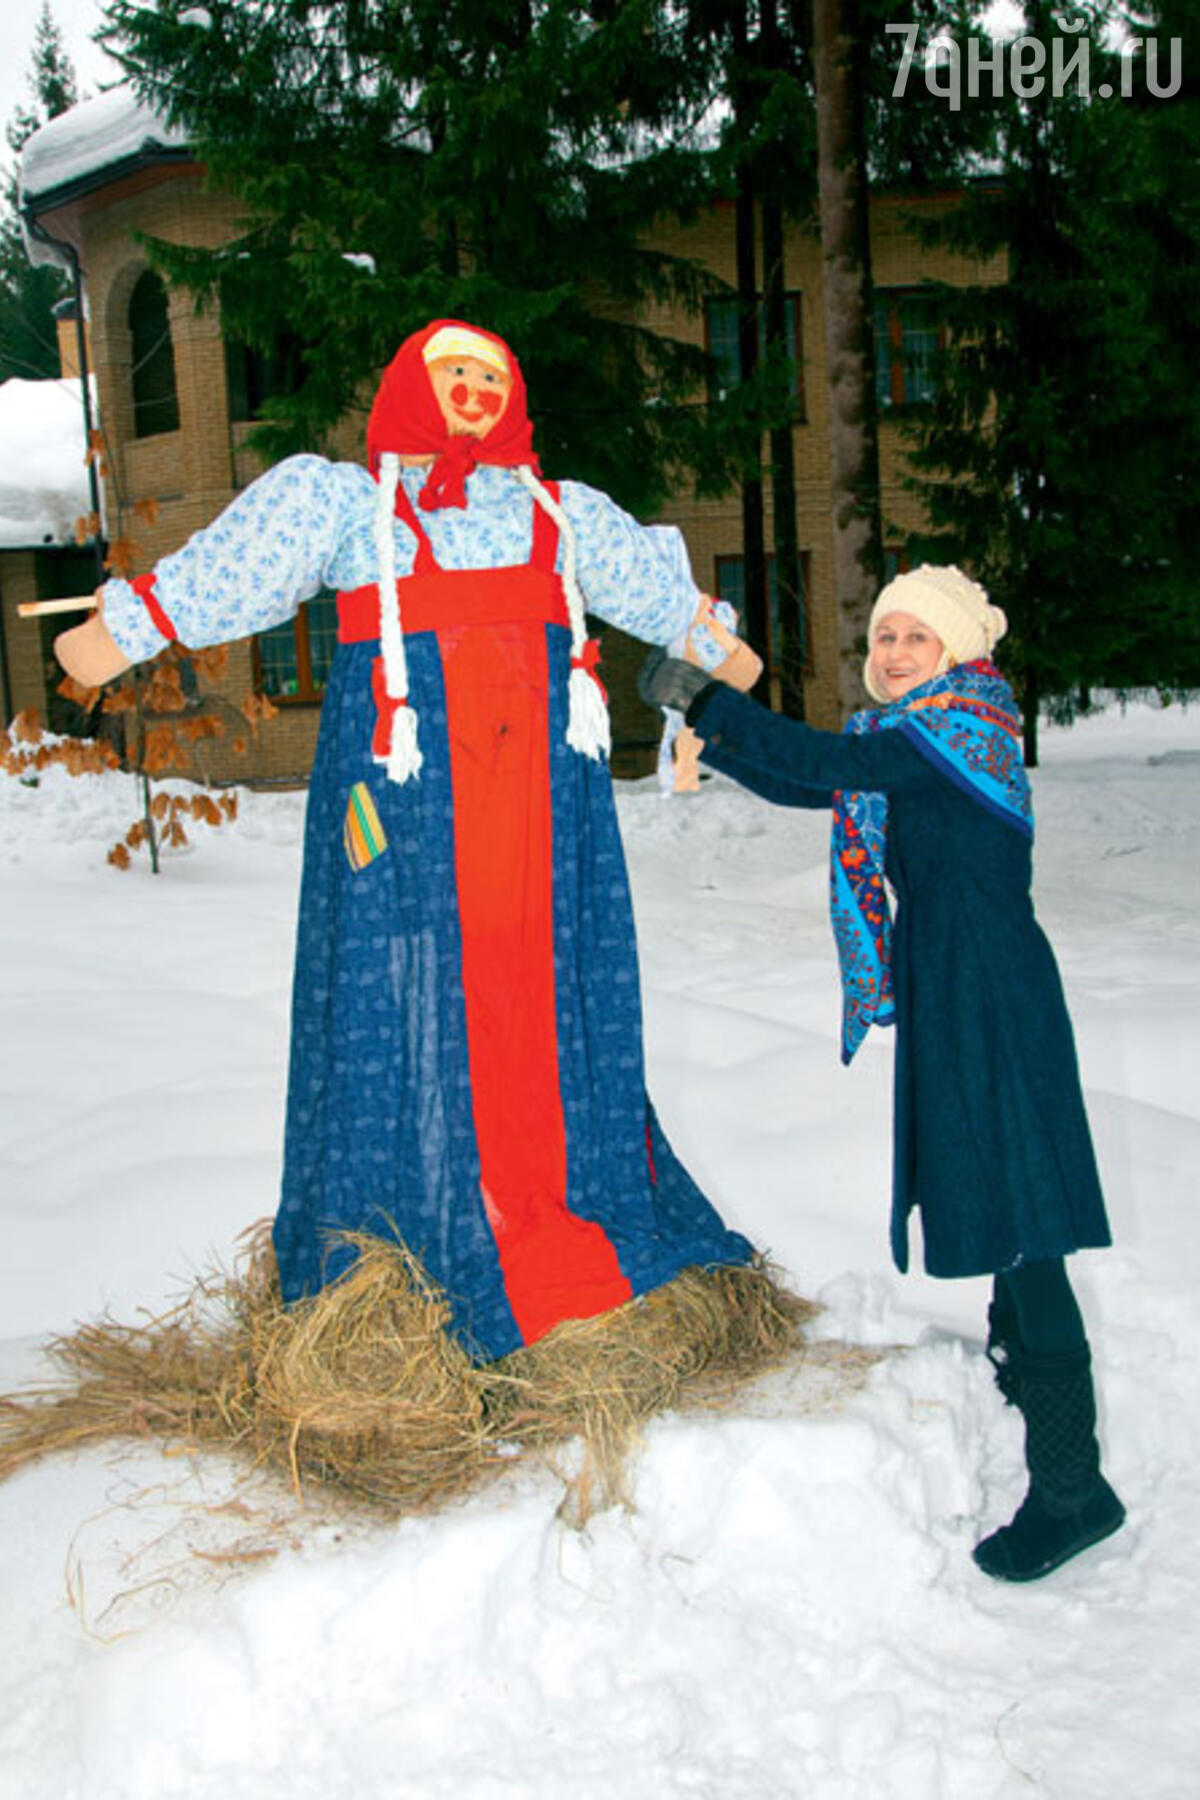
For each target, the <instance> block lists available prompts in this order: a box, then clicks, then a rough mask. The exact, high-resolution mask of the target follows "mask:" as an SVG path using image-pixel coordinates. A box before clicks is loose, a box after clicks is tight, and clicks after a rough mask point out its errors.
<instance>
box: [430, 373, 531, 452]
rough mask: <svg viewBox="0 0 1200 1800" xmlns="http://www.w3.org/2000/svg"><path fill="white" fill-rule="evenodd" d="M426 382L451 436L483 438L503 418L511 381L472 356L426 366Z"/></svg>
mask: <svg viewBox="0 0 1200 1800" xmlns="http://www.w3.org/2000/svg"><path fill="white" fill-rule="evenodd" d="M429 383H430V386H431V387H432V388H433V393H434V398H435V399H436V401H437V403H438V405H439V407H440V408H441V411H442V417H443V419H445V421H446V427H447V429H448V430H449V431H450V433H451V434H452V435H453V436H468V437H478V438H482V437H486V436H487V434H488V432H489V431H490V430H491V429H492V427H493V426H494V425H495V424H496V423H497V422H498V420H500V419H501V418H502V417H503V415H504V409H505V407H506V406H507V405H508V396H509V393H510V391H511V389H512V382H511V380H510V379H509V377H508V376H507V375H504V374H502V373H501V372H500V370H499V369H495V368H492V367H491V365H490V364H488V363H484V362H480V361H479V359H478V358H477V357H474V356H447V357H442V358H439V360H438V361H437V362H432V363H430V364H429Z"/></svg>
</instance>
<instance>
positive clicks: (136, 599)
mask: <svg viewBox="0 0 1200 1800" xmlns="http://www.w3.org/2000/svg"><path fill="white" fill-rule="evenodd" d="M365 479H366V477H365V475H364V474H363V472H362V471H359V470H356V469H355V468H353V467H352V465H349V464H336V463H329V462H326V461H325V460H324V459H323V458H322V457H317V456H295V457H290V458H288V460H287V461H286V462H282V463H279V464H278V465H277V466H276V467H275V468H273V469H269V470H268V471H267V472H266V474H265V475H261V476H259V478H258V480H257V481H254V482H252V483H251V485H250V486H249V487H248V488H246V489H245V490H244V492H242V493H241V494H239V495H238V497H237V498H236V499H235V500H234V501H233V502H232V504H231V505H229V506H228V507H226V509H225V511H224V512H223V513H221V514H220V515H219V516H218V517H217V518H216V519H214V520H213V521H212V523H211V524H210V525H206V526H205V527H204V528H203V529H202V530H200V531H197V532H195V533H194V534H193V535H192V536H191V537H190V538H189V539H188V541H187V543H186V544H184V545H183V546H182V548H181V549H179V550H175V551H172V552H171V554H170V555H168V556H164V557H163V558H162V560H161V561H160V562H159V563H158V564H157V565H156V567H155V568H154V570H153V571H152V573H151V574H149V575H144V576H139V577H137V578H136V579H135V580H133V581H126V580H123V579H115V580H112V581H107V582H105V583H104V585H103V586H102V587H101V588H100V589H98V591H97V595H96V600H97V606H96V610H95V612H94V614H93V616H92V617H91V618H90V619H88V620H87V621H86V622H85V623H84V624H83V625H80V626H77V627H75V628H74V630H72V631H67V632H64V633H63V634H62V636H61V637H59V638H58V639H57V641H56V643H55V654H56V655H57V656H58V659H59V661H60V662H61V663H62V666H63V668H64V669H66V671H67V673H68V674H69V675H73V676H74V677H75V679H76V680H78V681H83V682H84V685H85V686H99V685H101V683H102V682H103V681H108V680H112V679H113V676H114V675H117V674H120V673H121V671H122V670H123V669H124V668H127V667H128V666H129V665H130V664H131V663H137V662H147V661H149V659H150V658H151V657H153V656H156V655H157V654H158V652H159V651H160V650H161V649H162V648H163V647H164V645H166V644H168V643H170V642H171V641H172V640H173V639H178V640H179V642H180V643H183V644H186V645H188V646H189V648H193V649H199V648H201V647H203V646H204V645H207V644H224V643H230V642H232V641H233V640H234V639H235V638H240V637H247V636H249V635H250V634H251V633H252V632H258V631H266V630H268V629H269V628H270V627H271V626H272V625H279V624H282V623H283V622H284V621H285V620H287V619H290V618H291V617H293V615H294V614H295V612H296V611H297V609H298V608H299V606H300V605H301V604H302V603H303V602H304V601H305V600H308V599H311V597H312V596H313V595H314V594H316V593H318V592H319V591H320V589H321V588H322V587H323V586H325V585H326V582H327V575H328V569H329V564H330V562H331V560H332V558H333V556H334V554H335V553H336V549H337V546H338V542H339V539H340V536H341V533H342V531H343V529H344V524H345V518H346V513H347V504H346V503H347V499H348V497H349V486H350V484H351V483H353V482H355V481H357V482H360V483H361V481H362V480H365ZM80 670H86V671H87V674H90V676H91V677H92V678H91V679H87V678H86V675H85V674H84V673H80V672H79V671H80Z"/></svg>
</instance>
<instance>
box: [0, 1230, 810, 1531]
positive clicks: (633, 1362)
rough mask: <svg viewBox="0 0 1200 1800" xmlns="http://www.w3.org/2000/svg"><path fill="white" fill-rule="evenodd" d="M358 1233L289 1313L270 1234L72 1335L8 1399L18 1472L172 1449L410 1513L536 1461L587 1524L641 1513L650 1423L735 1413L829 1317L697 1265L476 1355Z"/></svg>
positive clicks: (4, 1410)
mask: <svg viewBox="0 0 1200 1800" xmlns="http://www.w3.org/2000/svg"><path fill="white" fill-rule="evenodd" d="M353 1242H354V1243H355V1245H356V1248H357V1249H358V1252H359V1254H358V1257H357V1259H356V1261H355V1263H354V1264H353V1266H352V1267H351V1269H350V1270H349V1271H348V1272H347V1274H345V1275H344V1276H343V1277H341V1278H340V1279H339V1280H338V1281H336V1282H334V1283H333V1284H331V1285H330V1286H329V1287H327V1288H325V1289H324V1290H323V1291H322V1292H321V1293H320V1294H318V1295H317V1296H315V1298H313V1299H311V1300H305V1301H303V1302H301V1303H300V1304H299V1305H296V1306H292V1307H285V1306H284V1305H283V1303H282V1300H281V1298H280V1293H279V1286H278V1280H277V1277H276V1272H275V1265H274V1258H273V1255H272V1252H271V1248H270V1239H269V1234H268V1233H267V1231H266V1230H265V1229H262V1228H260V1229H259V1230H258V1231H256V1232H255V1233H254V1234H252V1236H251V1238H250V1240H249V1242H248V1245H247V1248H246V1251H245V1253H244V1255H243V1256H242V1258H241V1259H240V1261H239V1263H238V1265H237V1267H236V1269H235V1272H234V1273H233V1274H231V1275H220V1276H216V1277H210V1278H208V1279H205V1280H202V1281H199V1282H197V1284H196V1286H195V1287H194V1289H193V1290H192V1292H191V1293H190V1294H189V1295H188V1297H187V1298H186V1299H185V1300H184V1302H183V1303H182V1304H181V1305H180V1306H178V1307H177V1308H176V1309H175V1310H174V1311H172V1312H169V1313H167V1314H166V1315H164V1316H163V1317H161V1318H156V1319H151V1320H149V1321H148V1322H147V1323H145V1324H143V1325H137V1326H129V1325H121V1324H118V1323H117V1322H116V1321H114V1320H112V1319H108V1318H105V1319H101V1320H99V1321H97V1322H95V1323H91V1324H87V1325H84V1326H81V1327H80V1328H79V1329H78V1330H77V1331H75V1332H73V1333H72V1334H71V1335H70V1336H66V1337H62V1338H58V1339H55V1340H54V1341H53V1342H52V1343H51V1344H50V1345H49V1346H48V1353H49V1355H50V1357H51V1358H52V1360H53V1362H54V1363H55V1364H56V1365H57V1370H58V1375H57V1377H56V1379H53V1380H51V1381H50V1382H48V1383H46V1384H45V1385H43V1386H41V1387H37V1388H31V1389H28V1390H26V1391H25V1392H23V1393H21V1394H19V1395H13V1396H9V1397H7V1398H4V1399H2V1400H0V1479H3V1478H4V1477H6V1476H8V1475H11V1474H12V1473H14V1472H15V1471H16V1470H17V1469H19V1468H22V1467H23V1466H25V1465H26V1464H27V1463H30V1462H32V1461H33V1460H35V1459H36V1458H38V1457H40V1456H43V1455H46V1454H48V1453H50V1452H53V1451H56V1450H67V1449H73V1448H77V1447H80V1446H83V1445H87V1444H89V1443H92V1442H96V1441H99V1440H102V1439H109V1438H116V1437H146V1436H151V1437H155V1438H158V1439H160V1440H162V1441H164V1442H167V1443H171V1444H173V1445H179V1444H183V1445H184V1446H186V1447H189V1448H190V1447H197V1448H199V1447H204V1446H210V1447H213V1448H218V1449H223V1450H235V1451H238V1452H240V1453H242V1454H244V1455H245V1456H246V1457H248V1458H249V1459H251V1460H252V1461H253V1462H254V1463H255V1464H256V1465H258V1466H260V1467H271V1468H274V1469H276V1470H279V1471H281V1472H283V1473H285V1474H286V1475H287V1477H288V1478H289V1479H290V1481H291V1482H292V1484H293V1486H294V1487H295V1489H296V1491H297V1493H301V1494H302V1493H303V1492H304V1491H305V1489H306V1488H307V1487H309V1486H310V1485H311V1484H313V1483H317V1482H319V1483H322V1484H331V1487H332V1491H335V1492H340V1493H341V1494H343V1495H345V1496H346V1497H348V1498H349V1499H351V1500H353V1501H357V1502H359V1503H363V1504H366V1505H368V1506H370V1507H372V1508H375V1509H380V1510H383V1511H386V1512H388V1513H391V1514H399V1513H409V1512H424V1511H431V1510H434V1509H436V1508H437V1507H439V1506H441V1505H443V1504H445V1503H446V1502H447V1501H448V1500H451V1499H454V1498H456V1497H458V1496H461V1495H463V1494H466V1493H468V1492H469V1491H471V1490H472V1489H475V1488H477V1487H479V1486H481V1485H482V1484H483V1483H485V1482H486V1481H488V1480H490V1479H491V1478H493V1477H494V1476H495V1475H496V1474H498V1473H499V1472H500V1471H502V1470H505V1469H511V1468H512V1467H513V1466H514V1463H517V1462H520V1461H521V1460H522V1459H523V1458H527V1457H531V1456H536V1457H539V1458H541V1459H542V1460H547V1461H550V1462H555V1461H556V1458H557V1462H556V1466H558V1467H559V1469H560V1473H562V1474H563V1477H564V1480H565V1481H566V1484H567V1485H566V1494H565V1497H564V1501H563V1508H562V1510H563V1513H564V1516H566V1517H567V1518H569V1519H570V1520H571V1521H572V1522H573V1523H577V1524H582V1523H584V1522H585V1521H586V1520H587V1518H588V1517H589V1516H590V1515H591V1514H592V1513H593V1512H595V1511H597V1510H599V1509H601V1508H603V1507H606V1506H610V1505H612V1504H614V1503H616V1502H619V1501H627V1500H628V1497H629V1495H628V1479H629V1474H628V1472H629V1465H630V1456H631V1453H632V1451H633V1450H634V1448H635V1446H636V1444H637V1441H638V1438H639V1435H640V1432H641V1429H642V1427H643V1426H644V1424H645V1423H646V1421H647V1420H649V1419H650V1418H652V1417H653V1416H654V1415H656V1414H658V1413H662V1412H667V1411H671V1410H677V1409H681V1408H687V1407H695V1406H698V1405H701V1406H711V1405H714V1404H720V1403H721V1402H722V1401H724V1400H726V1399H728V1397H729V1396H730V1395H731V1394H732V1393H733V1392H734V1391H735V1390H736V1389H737V1388H738V1387H740V1386H741V1385H743V1384H744V1383H745V1382H747V1381H749V1380H751V1379H752V1378H753V1377H755V1376H757V1375H760V1374H762V1373H763V1372H764V1371H766V1370H768V1369H771V1368H773V1367H776V1366H778V1365H780V1364H781V1363H783V1362H784V1361H785V1360H787V1359H788V1358H790V1357H793V1356H795V1355H796V1354H797V1353H798V1352H799V1351H800V1349H801V1346H802V1344H803V1339H804V1327H805V1323H806V1321H807V1320H808V1319H810V1318H811V1317H812V1315H813V1312H814V1311H815V1309H814V1308H813V1307H812V1306H811V1305H810V1303H809V1302H807V1301H805V1300H802V1299H800V1298H798V1297H797V1296H796V1295H795V1294H792V1293H790V1292H789V1291H788V1290H787V1289H786V1288H784V1287H783V1286H782V1285H781V1284H780V1283H779V1282H778V1281H777V1280H776V1279H775V1277H774V1276H773V1274H772V1273H771V1271H770V1270H769V1268H768V1267H767V1266H766V1265H765V1264H763V1263H757V1264H755V1265H753V1266H751V1267H749V1268H713V1269H688V1270H685V1271H684V1273H683V1274H682V1275H680V1276H678V1277H677V1278H676V1279H675V1280H674V1281H671V1282H668V1283H667V1284H666V1285H665V1286H664V1287H661V1288H659V1289H657V1290H656V1291H655V1292H654V1293H652V1294H649V1295H646V1296H645V1297H644V1298H641V1299H638V1300H633V1301H630V1302H629V1303H628V1304H627V1305H625V1306H622V1307H618V1308H617V1309H616V1310H615V1311H612V1312H608V1313H604V1314H602V1315H601V1316H600V1317H598V1318H595V1319H581V1320H571V1321H568V1322H566V1323H564V1324H562V1325H559V1326H558V1327H556V1328H555V1330H554V1331H552V1332H551V1333H550V1334H549V1335H548V1336H547V1337H545V1338H543V1339H542V1340H541V1341H540V1342H539V1343H537V1344H534V1345H531V1346H529V1347H527V1348H525V1349H522V1350H518V1351H516V1352H514V1353H513V1354H512V1355H510V1356H506V1357H503V1358H502V1359H501V1360H500V1361H498V1362H492V1363H486V1364H474V1363H472V1362H471V1360H470V1359H469V1357H468V1356H467V1355H466V1354H465V1352H464V1351H463V1350H462V1349H461V1348H460V1346H459V1345H458V1343H457V1342H456V1340H455V1339H454V1338H453V1337H452V1336H451V1335H450V1333H449V1331H448V1329H447V1326H448V1322H449V1319H450V1308H449V1305H448V1304H447V1301H446V1299H445V1296H444V1295H443V1294H442V1293H441V1292H440V1291H439V1289H438V1288H437V1287H435V1286H434V1284H433V1283H432V1282H430V1280H429V1279H428V1277H427V1276H426V1275H425V1273H424V1271H423V1270H422V1268H421V1266H420V1264H419V1263H418V1262H417V1261H416V1259H415V1258H413V1257H412V1256H410V1255H409V1254H408V1252H407V1251H406V1250H404V1249H403V1247H401V1246H399V1245H396V1244H390V1243H387V1242H384V1241H383V1240H381V1239H379V1238H356V1239H354V1240H353ZM568 1446H571V1450H570V1453H569V1454H567V1449H568ZM568 1469H569V1472H568Z"/></svg>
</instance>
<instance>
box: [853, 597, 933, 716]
mask: <svg viewBox="0 0 1200 1800" xmlns="http://www.w3.org/2000/svg"><path fill="white" fill-rule="evenodd" d="M945 650H946V646H945V645H944V644H943V642H942V640H941V638H940V637H936V636H935V635H934V633H933V632H932V631H930V629H929V627H928V625H926V624H925V623H924V621H923V620H921V619H918V618H916V617H915V616H914V615H913V614H912V613H906V612H893V613H885V614H884V616H883V618H882V619H880V621H879V623H878V624H877V625H876V627H875V631H874V634H873V636H872V638H871V681H872V685H873V686H874V687H875V688H876V689H877V691H878V692H879V693H881V694H886V695H887V697H888V699H889V700H902V699H903V698H904V696H905V694H909V693H911V692H912V690H913V688H918V687H920V686H921V685H922V684H923V683H924V682H926V681H932V679H933V677H934V676H935V675H936V674H937V672H938V665H939V664H940V662H941V660H942V657H943V655H944V654H945Z"/></svg>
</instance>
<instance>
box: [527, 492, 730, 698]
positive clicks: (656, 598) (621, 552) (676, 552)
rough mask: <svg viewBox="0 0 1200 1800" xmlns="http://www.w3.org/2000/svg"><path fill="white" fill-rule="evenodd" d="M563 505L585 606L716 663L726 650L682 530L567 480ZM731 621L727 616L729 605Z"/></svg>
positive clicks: (635, 633)
mask: <svg viewBox="0 0 1200 1800" xmlns="http://www.w3.org/2000/svg"><path fill="white" fill-rule="evenodd" d="M561 492H562V505H563V510H564V511H565V512H566V514H567V517H568V518H569V519H570V521H571V524H572V526H573V527H574V531H575V543H576V556H577V567H578V574H579V584H580V587H581V588H582V590H583V596H584V601H585V603H586V605H587V609H588V611H589V612H590V613H594V614H595V615H596V617H597V618H599V619H603V620H604V621H605V622H606V623H607V624H609V625H615V626H617V627H618V628H619V629H620V630H621V631H627V632H629V633H630V635H631V636H632V637H637V638H641V639H642V640H643V641H644V642H645V643H648V644H662V645H664V646H666V647H667V648H668V649H670V650H671V652H672V653H673V654H674V655H678V656H682V655H683V654H684V650H685V646H687V644H688V641H689V637H690V640H691V650H692V654H693V655H694V656H695V658H696V660H697V661H698V662H699V663H700V666H701V667H702V668H705V669H709V670H715V668H716V667H717V665H718V664H719V663H722V662H723V661H724V660H725V658H726V656H727V655H728V650H727V649H726V648H723V647H722V645H721V644H720V643H719V642H718V641H717V639H716V638H715V637H714V635H713V633H712V631H711V629H710V624H711V620H710V619H709V618H708V617H706V616H701V617H698V616H697V615H698V614H700V613H701V610H702V606H703V604H704V603H705V599H706V597H705V595H704V594H703V593H702V592H701V590H700V588H699V587H698V586H697V584H696V580H695V577H694V576H693V574H692V569H691V564H690V561H689V559H688V552H687V545H686V544H685V542H684V539H683V534H682V532H681V531H679V530H678V529H677V528H676V527H675V526H673V525H639V524H638V522H637V520H636V519H635V518H633V517H632V516H631V515H630V514H629V513H627V512H625V511H623V510H622V508H621V507H619V506H618V505H617V504H616V502H615V501H613V500H610V499H609V498H608V496H607V495H606V494H601V493H599V492H598V491H597V489H595V488H589V487H585V486H584V485H583V484H582V483H580V482H571V481H564V482H563V484H562V490H561ZM723 610H727V611H728V615H729V617H728V620H727V622H728V623H732V620H733V614H732V609H731V608H730V609H723Z"/></svg>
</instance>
